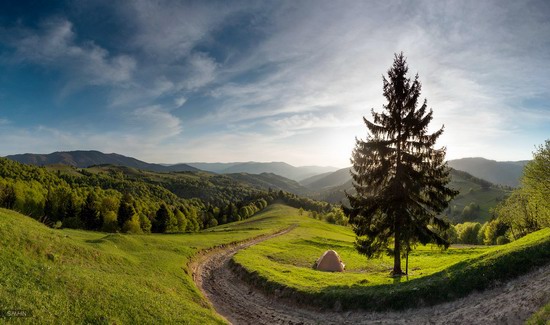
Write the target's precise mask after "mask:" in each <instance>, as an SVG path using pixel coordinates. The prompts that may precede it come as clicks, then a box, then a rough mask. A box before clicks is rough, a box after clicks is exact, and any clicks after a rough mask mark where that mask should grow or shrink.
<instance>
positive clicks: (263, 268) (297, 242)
mask: <svg viewBox="0 0 550 325" xmlns="http://www.w3.org/2000/svg"><path fill="white" fill-rule="evenodd" d="M292 213H295V214H296V216H297V219H298V220H300V224H299V227H297V228H296V229H294V230H293V231H291V232H290V233H289V234H287V235H285V236H281V237H277V238H274V239H270V240H268V241H264V242H262V243H260V244H258V245H255V246H252V247H250V248H247V249H246V250H242V251H240V252H239V253H237V254H236V255H235V257H234V258H233V263H234V266H235V267H236V268H239V269H242V270H243V271H245V272H246V273H247V276H246V277H245V279H246V280H248V281H251V282H254V283H255V284H256V285H259V286H262V287H263V288H264V289H265V290H267V291H268V292H276V293H277V294H278V295H282V296H287V297H291V298H292V299H294V300H296V301H303V302H308V303H310V304H311V303H313V304H316V305H325V306H329V307H331V306H333V305H334V303H335V302H338V304H339V305H341V306H342V308H357V307H359V308H365V309H373V310H380V309H387V308H394V309H400V308H408V307H415V306H419V305H425V304H426V305H429V304H433V303H437V302H439V301H445V300H451V299H454V298H457V297H462V296H465V295H467V294H468V293H470V292H472V291H473V290H482V289H485V288H487V287H490V286H491V285H492V284H493V283H494V282H498V281H505V280H507V279H509V278H512V277H514V276H517V275H519V274H522V273H524V272H527V271H529V270H530V269H532V268H533V267H536V266H540V265H544V264H546V263H548V262H550V229H545V230H541V231H538V232H536V233H533V234H531V235H528V236H526V237H524V238H522V239H520V240H518V241H515V242H512V243H510V244H507V245H503V246H492V247H491V246H456V247H451V248H449V249H448V250H441V249H439V248H437V247H434V246H419V247H417V248H416V250H414V251H413V252H412V253H411V254H410V256H409V276H408V277H403V278H401V279H395V278H392V277H390V276H389V273H390V271H391V269H392V266H393V260H392V259H391V258H389V257H383V258H380V259H366V258H365V257H364V256H361V255H359V254H358V253H357V252H356V251H355V249H354V247H353V243H354V240H355V235H354V233H353V231H352V230H351V229H350V228H347V227H342V226H336V225H330V224H327V223H324V222H320V221H317V220H314V219H311V218H308V217H305V216H303V217H299V216H298V215H297V211H293V212H292ZM327 249H334V250H336V251H337V252H338V253H339V255H340V257H341V258H342V260H343V262H344V263H345V264H346V271H345V272H343V273H330V272H320V271H317V270H314V269H313V268H312V266H313V263H314V262H315V261H316V259H317V258H319V257H320V256H321V255H322V253H323V252H324V251H325V250H327ZM404 267H405V265H404V260H403V268H404Z"/></svg>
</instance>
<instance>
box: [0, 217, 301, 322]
mask: <svg viewBox="0 0 550 325" xmlns="http://www.w3.org/2000/svg"><path fill="white" fill-rule="evenodd" d="M284 211H285V209H284V208H282V207H268V208H267V209H265V210H264V212H262V213H259V214H258V216H256V217H254V218H251V219H248V220H246V221H242V222H238V223H233V224H231V225H225V226H220V227H216V228H211V229H209V231H204V232H201V233H189V234H148V235H125V234H107V233H100V232H91V231H78V230H68V229H63V230H54V229H50V228H47V227H46V226H44V225H43V224H41V223H39V222H37V221H35V220H33V219H31V218H29V217H26V216H23V215H21V214H19V213H16V212H13V211H10V210H5V209H0V247H2V249H1V250H0V306H2V309H4V310H9V309H18V310H29V311H30V312H31V314H32V318H31V319H26V318H12V319H10V322H15V323H17V322H22V323H25V322H29V321H31V322H34V321H35V320H40V323H52V324H53V323H55V324H66V323H92V324H122V323H124V324H138V323H139V324H144V323H149V324H151V323H155V324H160V323H189V324H212V323H223V320H222V319H221V318H219V317H218V316H217V315H216V314H215V312H214V311H213V310H212V308H211V307H210V306H209V305H208V303H207V302H206V300H205V299H204V297H203V296H202V295H201V294H200V292H199V290H198V289H197V288H196V287H195V285H194V283H193V280H192V277H191V275H190V274H188V269H187V265H188V263H189V262H190V260H191V259H192V257H193V256H194V255H196V254H197V252H198V251H200V250H202V249H206V248H209V247H213V246H217V245H221V244H226V243H230V242H235V241H240V240H244V239H247V238H250V237H255V236H258V235H261V234H265V233H271V232H274V231H276V230H278V229H281V228H285V227H287V226H288V225H290V224H291V223H292V222H294V220H293V219H292V217H291V216H287V215H286V214H285V213H284Z"/></svg>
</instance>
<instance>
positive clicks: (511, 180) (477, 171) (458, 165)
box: [449, 158, 529, 187]
mask: <svg viewBox="0 0 550 325" xmlns="http://www.w3.org/2000/svg"><path fill="white" fill-rule="evenodd" d="M528 162H529V161H528V160H523V161H495V160H488V159H485V158H462V159H455V160H449V166H450V167H452V168H454V169H457V170H462V171H465V172H467V173H470V174H472V175H474V176H475V177H478V178H482V179H485V180H488V181H490V182H491V183H495V184H500V185H507V186H512V187H518V186H519V184H520V179H521V175H522V174H523V168H524V167H525V165H526V164H527V163H528Z"/></svg>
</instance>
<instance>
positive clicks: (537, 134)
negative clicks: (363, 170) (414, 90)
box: [0, 0, 550, 167]
mask: <svg viewBox="0 0 550 325" xmlns="http://www.w3.org/2000/svg"><path fill="white" fill-rule="evenodd" d="M401 51H402V52H403V53H404V54H405V56H406V58H407V62H408V64H409V73H410V75H411V77H412V76H414V75H415V74H416V73H418V75H419V79H420V81H421V82H422V96H421V97H422V98H426V99H427V100H428V106H429V107H430V108H432V109H433V111H434V113H433V114H434V119H433V121H432V122H431V126H430V129H431V130H437V129H439V128H440V127H441V126H442V125H444V126H445V132H444V133H443V135H442V136H441V138H440V139H439V142H438V144H437V146H438V147H441V146H445V147H446V148H447V159H457V158H463V157H485V158H488V159H494V160H525V159H530V158H531V157H532V152H533V151H534V150H535V147H536V146H537V145H540V144H542V143H543V142H544V141H545V140H546V139H549V138H550V63H549V62H550V2H548V1H544V0H541V1H502V0H495V1H489V0H487V1H429V0H428V1H343V0H342V1H322V0H315V1H306V0H301V1H162V0H159V1H140V0H136V1H110V0H107V1H103V0H98V1H85V0H82V1H67V2H64V1H2V2H1V4H0V138H1V139H2V140H1V141H0V155H1V156H4V155H10V154H18V153H28V152H30V153H50V152H54V151H68V150H99V151H102V152H105V153H112V152H116V153H119V154H123V155H127V156H132V157H135V158H138V159H141V160H144V161H147V162H157V163H179V162H199V161H202V162H232V161H266V162H267V161H285V162H287V163H290V164H293V165H295V166H304V165H321V166H335V167H345V166H348V165H350V161H349V158H350V156H351V151H352V149H353V147H354V145H355V138H356V137H358V138H360V139H364V138H365V137H366V135H367V129H366V127H365V125H364V124H363V121H362V118H363V116H365V117H366V118H370V117H371V115H370V112H371V109H374V110H375V111H380V110H381V109H382V105H383V104H384V97H383V96H382V76H383V75H384V74H386V73H387V70H388V69H389V68H390V66H391V64H392V62H393V58H394V53H398V52H401Z"/></svg>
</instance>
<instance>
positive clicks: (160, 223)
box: [152, 203, 177, 233]
mask: <svg viewBox="0 0 550 325" xmlns="http://www.w3.org/2000/svg"><path fill="white" fill-rule="evenodd" d="M174 223H176V224H177V221H176V220H175V218H174V214H173V213H172V211H170V209H168V207H167V206H166V204H164V203H163V204H161V205H160V208H159V209H158V211H157V214H156V218H155V220H154V222H153V228H152V230H153V232H161V233H162V232H167V231H171V230H172V225H173V224H174Z"/></svg>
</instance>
